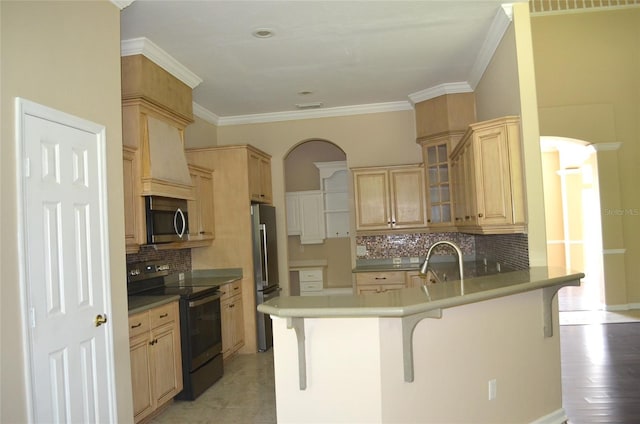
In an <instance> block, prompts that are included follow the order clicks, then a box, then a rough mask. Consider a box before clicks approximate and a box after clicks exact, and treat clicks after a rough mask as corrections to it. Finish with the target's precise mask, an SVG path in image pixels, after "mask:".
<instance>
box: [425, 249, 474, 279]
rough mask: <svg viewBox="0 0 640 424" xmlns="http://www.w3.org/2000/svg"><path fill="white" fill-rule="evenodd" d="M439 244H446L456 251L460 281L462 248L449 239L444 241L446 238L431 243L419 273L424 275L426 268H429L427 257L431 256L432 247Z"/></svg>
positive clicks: (461, 277)
mask: <svg viewBox="0 0 640 424" xmlns="http://www.w3.org/2000/svg"><path fill="white" fill-rule="evenodd" d="M441 244H446V245H447V246H451V247H452V248H453V250H455V251H456V254H457V255H458V266H459V267H460V268H459V269H460V281H462V280H463V279H464V275H463V274H464V272H463V269H462V268H463V267H462V250H460V248H459V247H458V245H456V244H455V243H453V242H450V241H446V240H441V241H437V242H435V243H433V244H432V245H431V247H430V248H429V250H428V251H427V257H426V258H425V259H424V262H423V264H422V266H421V267H420V274H422V275H425V274H426V273H427V270H428V269H429V259H430V258H431V252H433V248H434V247H436V246H439V245H441Z"/></svg>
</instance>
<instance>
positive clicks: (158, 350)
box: [151, 321, 182, 406]
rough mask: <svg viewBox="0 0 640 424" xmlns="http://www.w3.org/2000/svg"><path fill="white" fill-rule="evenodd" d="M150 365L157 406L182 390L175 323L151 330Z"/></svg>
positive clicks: (178, 336)
mask: <svg viewBox="0 0 640 424" xmlns="http://www.w3.org/2000/svg"><path fill="white" fill-rule="evenodd" d="M151 342H152V343H153V344H152V346H151V358H152V359H151V364H152V367H153V379H152V381H153V388H154V393H155V398H156V401H157V405H158V406H160V405H162V404H164V403H165V402H167V401H169V400H171V399H172V398H173V397H174V396H175V395H176V394H178V392H180V390H182V358H181V354H180V335H179V333H178V331H177V326H176V323H175V321H174V322H170V323H167V324H164V325H162V326H160V327H157V328H155V329H152V330H151Z"/></svg>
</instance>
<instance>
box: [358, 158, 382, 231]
mask: <svg viewBox="0 0 640 424" xmlns="http://www.w3.org/2000/svg"><path fill="white" fill-rule="evenodd" d="M353 184H354V190H353V192H354V197H355V209H356V229H358V230H379V229H389V228H391V204H390V198H389V173H388V172H387V171H386V170H384V169H381V170H371V171H354V172H353Z"/></svg>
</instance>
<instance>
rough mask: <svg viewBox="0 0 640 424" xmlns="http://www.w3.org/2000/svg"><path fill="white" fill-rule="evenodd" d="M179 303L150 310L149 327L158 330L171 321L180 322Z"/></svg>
mask: <svg viewBox="0 0 640 424" xmlns="http://www.w3.org/2000/svg"><path fill="white" fill-rule="evenodd" d="M177 304H178V303H177V302H171V303H167V304H166V305H162V306H158V307H157V308H153V309H150V310H149V326H150V327H151V328H156V327H159V326H161V325H162V324H166V323H168V322H171V321H177V320H178V317H177V315H178V308H177V307H176V305H177Z"/></svg>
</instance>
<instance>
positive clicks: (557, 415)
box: [531, 408, 569, 424]
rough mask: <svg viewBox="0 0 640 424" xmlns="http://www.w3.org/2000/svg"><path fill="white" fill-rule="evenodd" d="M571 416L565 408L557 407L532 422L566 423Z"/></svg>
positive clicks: (542, 423) (540, 423)
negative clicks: (568, 415)
mask: <svg viewBox="0 0 640 424" xmlns="http://www.w3.org/2000/svg"><path fill="white" fill-rule="evenodd" d="M568 419H569V418H568V417H567V414H566V413H565V411H564V408H560V409H557V410H555V411H553V412H552V413H550V414H547V415H545V416H544V417H540V418H538V419H537V420H535V421H531V424H562V423H566V422H567V420H568Z"/></svg>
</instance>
